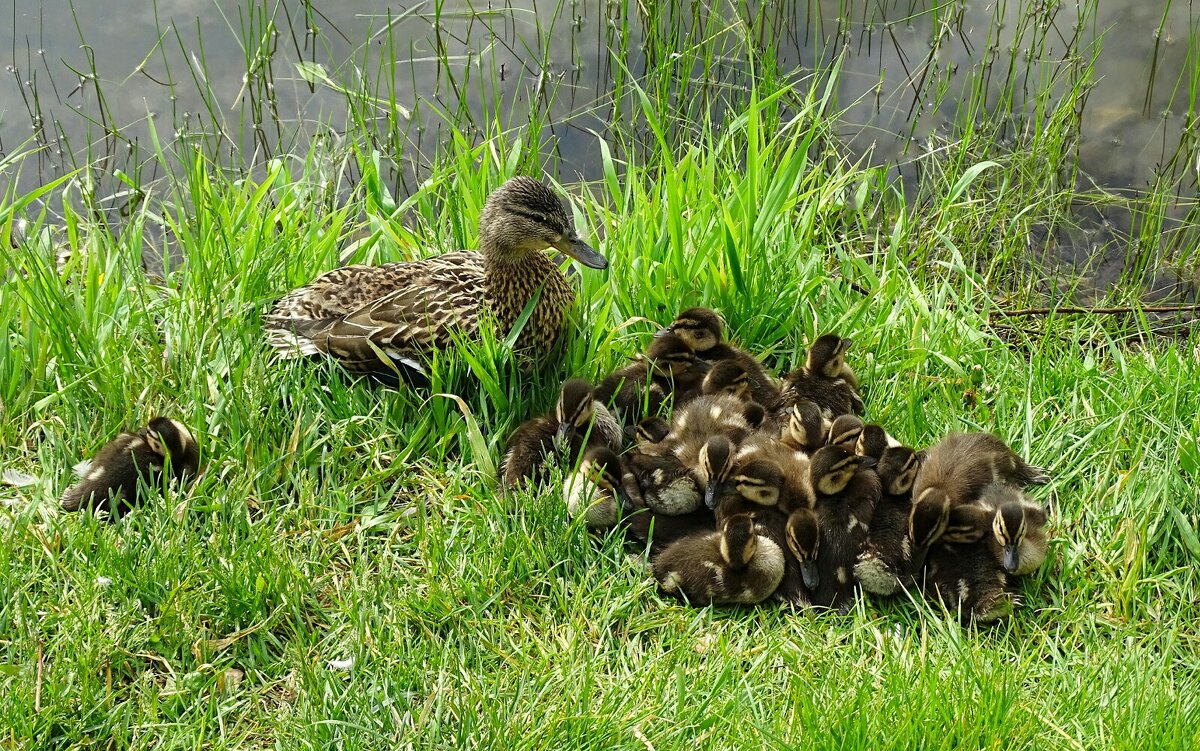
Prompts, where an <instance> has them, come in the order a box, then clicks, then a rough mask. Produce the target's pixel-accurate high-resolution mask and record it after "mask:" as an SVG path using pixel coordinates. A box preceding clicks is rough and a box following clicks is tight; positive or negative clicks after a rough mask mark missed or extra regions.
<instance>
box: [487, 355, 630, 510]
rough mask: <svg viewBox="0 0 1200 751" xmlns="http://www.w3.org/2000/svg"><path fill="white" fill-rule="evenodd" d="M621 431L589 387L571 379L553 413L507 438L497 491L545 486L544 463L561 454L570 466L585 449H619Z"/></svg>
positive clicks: (563, 388) (562, 390) (534, 421)
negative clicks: (552, 456)
mask: <svg viewBox="0 0 1200 751" xmlns="http://www.w3.org/2000/svg"><path fill="white" fill-rule="evenodd" d="M621 437H622V434H621V427H620V425H618V424H617V421H616V419H615V418H614V417H613V416H612V414H611V413H610V412H609V411H608V409H607V408H606V407H605V406H604V405H603V404H601V403H600V402H599V401H598V400H597V399H596V394H595V392H594V391H593V389H592V385H591V384H590V383H588V382H587V381H585V380H584V379H582V378H572V379H570V380H568V381H567V382H566V383H564V384H563V385H562V389H561V390H560V391H559V396H558V401H557V402H556V403H555V405H554V412H553V413H550V414H545V415H541V416H540V417H535V418H533V419H531V420H526V421H525V422H523V423H521V425H519V426H518V427H517V429H516V430H514V431H513V433H512V435H510V436H509V437H508V442H507V444H506V445H505V448H504V456H503V458H502V459H501V461H500V487H501V488H502V489H504V490H512V489H514V488H518V487H521V486H522V485H524V484H525V483H527V482H529V481H533V483H534V484H535V485H540V484H541V483H543V482H545V480H546V477H547V470H548V467H547V466H546V465H547V461H546V460H547V459H548V458H549V457H550V456H551V455H553V454H554V453H555V451H556V450H564V451H565V453H566V455H567V456H566V459H567V461H569V462H570V463H571V465H572V466H573V465H574V463H575V462H576V461H578V460H579V456H580V454H581V453H582V452H583V451H584V449H586V448H587V447H588V446H604V447H606V448H609V449H612V450H614V451H619V450H620V449H621Z"/></svg>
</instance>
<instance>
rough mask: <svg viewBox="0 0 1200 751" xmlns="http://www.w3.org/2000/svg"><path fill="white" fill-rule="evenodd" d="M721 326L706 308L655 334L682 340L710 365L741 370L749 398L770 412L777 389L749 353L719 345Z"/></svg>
mask: <svg viewBox="0 0 1200 751" xmlns="http://www.w3.org/2000/svg"><path fill="white" fill-rule="evenodd" d="M724 331H725V322H724V321H723V320H721V316H720V315H718V314H717V312H716V311H715V310H712V309H710V308H689V309H687V310H685V311H683V312H682V313H680V314H679V315H678V316H676V317H675V320H674V321H672V322H671V325H670V326H667V327H666V328H664V329H662V330H661V331H659V333H660V334H665V333H667V332H670V333H672V334H675V335H676V336H679V337H682V338H683V340H684V341H686V342H687V343H688V344H690V345H691V347H692V349H693V350H695V352H696V354H697V355H698V356H699V357H701V358H702V359H704V360H707V361H708V362H710V363H712V364H713V365H714V366H715V365H716V364H717V363H721V362H729V363H735V364H737V365H739V366H741V368H742V370H743V371H744V372H745V373H746V384H747V388H748V389H749V393H750V397H749V398H751V399H753V400H754V401H756V402H758V403H759V404H761V405H763V406H764V407H766V408H767V409H773V408H774V407H775V404H776V402H778V401H779V386H778V384H776V382H775V379H774V378H772V377H771V374H770V373H768V372H767V369H766V368H764V367H763V364H762V363H761V362H759V360H758V358H757V357H755V356H754V355H752V354H750V353H749V352H747V351H745V350H743V349H741V348H739V347H735V346H734V345H732V344H730V343H728V342H726V341H723V335H724Z"/></svg>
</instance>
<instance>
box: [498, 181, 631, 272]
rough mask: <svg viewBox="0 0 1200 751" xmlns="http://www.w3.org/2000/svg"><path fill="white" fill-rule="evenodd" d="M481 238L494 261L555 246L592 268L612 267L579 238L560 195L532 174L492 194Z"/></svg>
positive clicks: (500, 261)
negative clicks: (535, 178)
mask: <svg viewBox="0 0 1200 751" xmlns="http://www.w3.org/2000/svg"><path fill="white" fill-rule="evenodd" d="M479 241H480V249H481V251H482V253H483V255H484V256H485V257H486V258H487V259H488V260H490V261H493V262H499V263H505V262H513V261H517V260H520V259H521V258H523V257H525V256H528V255H529V254H530V253H536V252H537V251H540V250H545V249H546V248H554V249H555V250H558V251H560V252H562V253H565V254H566V255H568V256H570V257H571V258H574V259H575V260H576V261H579V262H580V263H582V264H583V265H584V266H587V267H588V268H592V269H606V268H608V259H606V258H605V257H604V256H602V255H600V254H599V253H597V252H596V251H595V250H594V249H593V248H591V247H590V246H588V244H587V243H585V242H583V241H582V240H580V239H579V234H578V233H577V232H576V231H575V223H574V222H573V221H571V217H570V216H569V215H568V214H567V212H566V209H564V208H563V203H562V200H561V199H560V198H559V197H558V195H557V194H556V193H555V192H554V191H552V190H550V188H548V187H546V186H545V185H543V184H542V183H540V182H538V181H537V180H534V179H533V178H532V177H514V178H512V179H510V180H508V181H507V182H505V183H504V184H503V185H501V186H500V187H499V188H497V189H496V190H495V191H493V192H492V194H491V195H490V196H488V199H487V202H486V203H484V205H483V212H482V213H481V214H480V216H479Z"/></svg>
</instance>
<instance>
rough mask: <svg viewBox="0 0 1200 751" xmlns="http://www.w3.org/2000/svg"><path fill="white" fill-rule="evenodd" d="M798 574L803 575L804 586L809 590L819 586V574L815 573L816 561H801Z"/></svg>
mask: <svg viewBox="0 0 1200 751" xmlns="http://www.w3.org/2000/svg"><path fill="white" fill-rule="evenodd" d="M800 575H801V576H802V577H804V586H805V587H808V589H809V590H815V589H816V588H817V587H819V586H821V576H820V574H818V573H817V562H816V561H801V562H800Z"/></svg>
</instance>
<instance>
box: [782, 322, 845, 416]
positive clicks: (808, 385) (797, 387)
mask: <svg viewBox="0 0 1200 751" xmlns="http://www.w3.org/2000/svg"><path fill="white" fill-rule="evenodd" d="M850 345H851V341H850V340H849V339H843V338H841V337H840V336H837V335H835V334H825V335H823V336H821V337H818V338H817V340H816V341H815V342H813V343H812V345H811V346H810V347H809V348H808V359H807V360H806V362H805V364H804V365H803V366H801V367H799V368H797V369H796V370H793V371H792V372H791V373H788V374H787V375H786V376H784V378H783V387H782V388H781V390H780V397H779V408H781V409H787V408H788V407H790V406H792V405H793V404H796V403H797V402H799V401H800V400H801V399H810V400H812V401H814V402H816V404H817V406H819V407H820V408H821V412H822V413H823V414H824V415H825V417H826V418H829V419H833V418H834V417H837V416H838V415H848V414H856V415H861V414H862V413H863V402H862V398H861V397H859V395H858V390H857V388H858V387H857V384H858V381H857V379H856V378H855V377H854V371H853V370H851V369H850V367H849V366H848V365H846V360H845V355H846V350H847V349H849V348H850ZM777 411H778V410H777Z"/></svg>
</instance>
